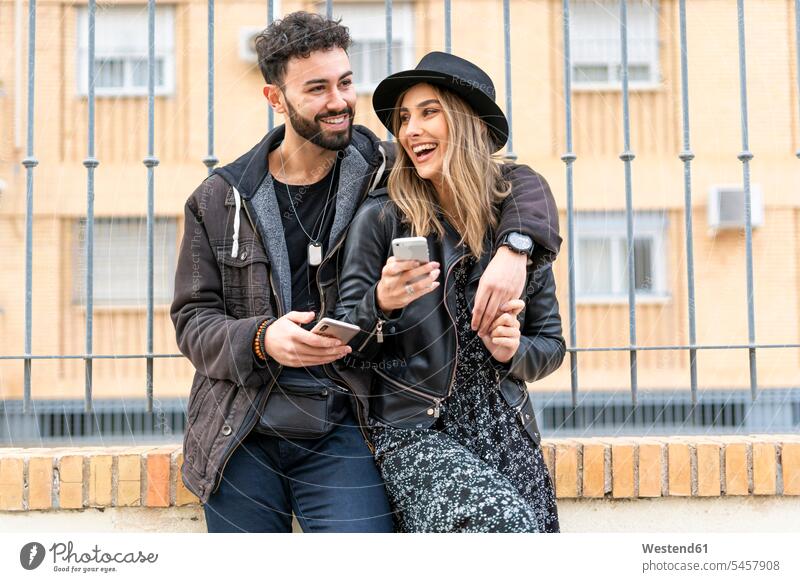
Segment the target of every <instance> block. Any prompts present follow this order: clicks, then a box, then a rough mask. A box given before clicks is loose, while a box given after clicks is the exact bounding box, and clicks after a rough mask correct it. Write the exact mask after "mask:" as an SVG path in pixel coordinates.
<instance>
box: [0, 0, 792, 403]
mask: <svg viewBox="0 0 800 582" xmlns="http://www.w3.org/2000/svg"><path fill="white" fill-rule="evenodd" d="M628 1H629V0H621V1H620V3H619V7H620V12H619V24H620V29H619V30H620V47H621V55H620V59H621V64H622V80H621V89H622V92H621V100H622V108H623V124H622V128H621V129H622V138H623V151H622V152H621V153H620V155H619V158H620V160H621V161H622V171H623V172H624V182H625V216H626V229H627V234H626V237H627V251H628V257H627V261H628V270H627V274H628V297H627V303H628V319H629V345H627V346H615V347H612V346H609V347H581V346H580V345H579V338H578V335H577V310H576V297H575V295H576V292H575V261H574V256H575V229H574V226H575V222H574V217H575V199H574V189H575V187H574V176H573V173H574V166H575V164H576V163H577V161H578V159H577V156H576V154H575V152H574V151H573V135H572V134H573V119H572V111H573V109H572V86H571V83H572V79H571V70H572V64H571V58H570V0H563V2H562V9H563V22H562V24H563V38H564V50H563V71H564V75H563V91H564V93H563V98H564V115H565V117H564V126H565V147H566V150H565V152H564V153H563V155H561V160H562V161H563V162H564V164H565V171H566V194H567V196H566V198H567V213H566V214H567V255H568V287H569V289H568V296H569V299H568V301H569V303H568V309H569V320H570V323H569V345H568V352H569V362H570V364H569V365H570V384H571V406H572V407H577V406H578V404H579V403H578V387H579V382H578V359H579V355H580V353H581V352H592V351H603V352H612V351H620V350H622V351H627V352H628V353H629V361H630V393H631V399H632V405H633V407H634V408H635V407H636V405H637V403H638V398H639V371H638V364H637V357H638V354H639V352H642V351H646V350H681V351H687V352H688V355H689V374H690V378H689V380H690V387H691V392H690V399H691V404H692V407H696V406H697V404H698V401H697V391H698V374H697V363H696V359H697V353H698V351H699V350H738V349H741V350H745V349H746V350H747V352H748V363H749V371H750V378H749V380H750V392H751V399H752V400H753V401H754V400H755V399H756V396H757V394H758V373H757V360H756V353H757V350H758V349H776V348H789V349H797V348H800V344H797V343H784V344H770V343H762V344H759V343H757V341H756V333H755V308H754V293H755V291H754V284H753V248H752V247H753V241H752V216H751V185H750V161H751V160H752V159H753V153H752V152H751V151H750V149H749V135H748V133H749V126H748V105H747V60H746V42H745V34H744V31H745V27H744V24H745V10H744V0H737V13H736V17H737V19H738V48H739V63H738V64H739V88H740V111H741V140H742V151H741V152H740V153H739V154H738V155H737V158H738V159H739V160H740V161H741V162H742V174H743V188H744V193H745V248H746V286H747V322H748V341H747V343H740V344H733V345H700V344H698V343H697V332H696V327H697V321H696V320H697V316H696V315H697V314H696V309H695V281H694V270H695V268H694V251H693V242H692V241H693V234H692V233H693V231H692V173H691V162H692V160H693V159H694V154H693V152H692V150H691V140H690V127H689V86H688V83H689V78H688V73H687V69H688V43H687V35H686V0H679V18H680V58H681V62H680V77H681V78H680V81H681V112H682V150H681V151H680V152H677V157H678V158H679V160H680V161H681V162H682V164H683V171H684V217H685V250H686V259H687V260H686V274H687V293H688V336H689V337H688V340H689V341H688V344H685V345H683V344H682V345H669V346H640V345H638V343H637V325H636V296H635V285H634V276H635V274H634V213H633V207H634V198H633V196H634V192H633V186H632V184H633V181H632V172H633V168H634V164H633V162H634V160H635V157H636V156H635V153H634V152H633V151H632V149H631V130H630V95H629V79H628V44H627V39H628V35H627V26H628V23H627V8H628ZM147 5H148V91H147V99H148V143H147V156H146V157H145V158H144V160H143V163H144V165H145V167H146V168H147V244H148V261H147V267H148V268H147V277H148V284H147V323H146V325H147V340H146V346H145V352H144V353H141V354H95V353H94V352H93V344H92V340H93V311H94V303H93V278H92V277H93V263H92V257H93V230H94V195H95V187H94V173H95V170H96V169H97V168H98V166H99V164H100V160H98V159H97V158H96V157H95V91H94V86H95V75H96V68H95V67H94V66H93V63H94V59H95V12H96V0H89V3H88V16H89V39H88V40H89V42H88V53H87V58H88V62H89V66H88V75H89V82H88V100H87V107H88V127H87V155H86V158H85V159H84V160H83V165H84V166H85V168H86V171H87V176H86V179H87V182H86V220H87V231H86V236H87V238H86V265H87V271H86V326H85V353H83V354H79V355H36V354H33V353H32V347H31V344H32V342H31V340H32V338H31V336H32V321H33V313H32V298H33V284H32V257H33V237H32V230H33V223H32V221H33V203H34V169H35V168H36V166H37V164H38V161H37V159H36V157H35V154H34V123H35V119H34V99H35V90H34V89H35V82H34V81H35V75H36V70H35V64H36V0H29V10H28V18H29V27H28V97H27V99H28V102H27V104H28V110H27V149H26V157H25V158H24V159H23V160H22V165H23V166H24V167H25V169H26V223H25V228H26V231H25V340H24V341H25V345H24V354H23V355H7V356H0V359H3V360H8V359H15V360H22V361H23V365H24V392H23V406H22V409H23V412H24V413H26V414H32V413H33V407H32V387H31V366H32V363H33V361H34V360H37V359H82V360H84V362H85V389H84V412H85V413H91V412H92V411H93V397H92V364H93V362H94V361H95V360H97V359H104V358H108V359H123V358H140V359H141V358H143V359H145V360H146V363H147V368H146V378H145V389H146V411H147V412H148V413H152V412H153V361H154V359H155V358H176V357H177V358H180V357H183V356H182V355H181V354H163V353H154V352H153V225H154V196H155V168H156V166H158V164H159V160H158V158H157V157H156V154H155V144H154V79H155V65H154V63H155V32H156V31H155V8H156V7H155V0H148V2H147ZM502 7H503V46H504V57H505V59H504V60H505V70H504V73H505V78H504V82H505V96H506V114H507V116H508V120H509V122H511V120H512V76H511V24H510V22H511V6H510V3H509V0H502ZM794 7H795V43H796V57H797V59H798V62H800V0H795V2H794ZM385 10H386V20H385V25H386V37H387V43H386V64H387V70H388V71H389V72H391V71H392V66H393V63H392V53H391V47H392V43H391V38H392V14H393V3H392V0H385ZM443 10H444V49H445V50H446V51H447V52H450V51H451V50H452V6H451V1H450V0H443ZM326 14H327V15H328V17H330V16H331V15H332V14H333V1H332V0H327V2H326ZM274 17H275V14H274V4H273V1H272V0H268V2H267V21H268V22H272V21H273V18H274ZM214 19H215V15H214V0H208V33H207V34H208V86H207V89H208V102H207V129H208V151H207V155H206V156H205V157H204V158H203V159H202V163H203V164H205V166H206V167H207V169H208V172H209V173H210V172H211V171H212V170H213V168H214V167H215V166H216V165H217V163H218V161H219V160H218V159H217V158H216V156H215V153H214V78H215V61H214ZM797 83H798V94H799V95H800V76H798V80H797ZM798 107H800V98H799V99H798ZM273 124H274V119H273V115H272V111H271V109H270V110H269V117H268V126H269V127H270V128H272V126H273ZM510 125H511V123H510ZM512 128H513V126H512ZM513 143H514V142H513V131H511V132H510V135H509V140H508V145H507V149H506V156H507V157H508V158H510V159H515V158H516V154H515V153H514V151H513ZM796 154H797V156H798V157H800V150H799V151H797V152H796Z"/></svg>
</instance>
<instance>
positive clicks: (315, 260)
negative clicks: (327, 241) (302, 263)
mask: <svg viewBox="0 0 800 582" xmlns="http://www.w3.org/2000/svg"><path fill="white" fill-rule="evenodd" d="M321 262H322V245H321V244H320V243H318V242H310V243H308V264H309V265H311V266H312V267H316V266H317V265H319V264H320V263H321Z"/></svg>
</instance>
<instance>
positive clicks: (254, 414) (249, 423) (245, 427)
mask: <svg viewBox="0 0 800 582" xmlns="http://www.w3.org/2000/svg"><path fill="white" fill-rule="evenodd" d="M242 206H243V207H244V212H245V214H246V215H247V219H248V220H249V221H250V226H251V227H252V228H253V232H254V233H255V234H256V236H258V238H259V240H261V245H262V246H263V245H264V241H263V239H261V235H260V234H259V232H258V229H257V228H256V226H255V224H253V219H252V218H251V217H250V211H249V210H247V204H246V203H245V204H242ZM269 286H270V290H271V291H272V296H273V297H275V304H276V305H277V306H278V317H279V318H280V317H283V305H282V304H281V297H280V295H278V294H277V293H276V292H275V282H274V281H273V279H272V267H271V266H270V267H269ZM281 370H283V365H281V364H279V365H278V371H277V372H276V374H275V376H273V378H272V381H271V382H270V383H269V385H268V386H267V389H266V390H265V394H264V396H263V397H262V399H261V402H259V403H258V406H257V407H256V408H255V409H251V410H250V412H249V413H248V415H247V418H246V419H245V421H244V423H242V428H241V429H239V432H237V433H236V434H235V435H234V445H233V446H232V447H230V450H228V451H226V453H225V455H224V456H223V461H222V466H221V467H220V469H219V471H217V474H216V476H215V477H214V478H215V479H216V484H215V485H214V489H213V491H211V495H213V494H214V493H216V492H217V491H218V490H219V487H220V485H221V484H222V479H221V477H222V474H223V472H224V471H225V467H227V466H228V461H229V460H230V458H231V457H232V456H233V453H234V452H236V449H238V448H239V445H240V444H242V439H241V438H240V435H241V436H244V435H245V434H247V433H248V432H250V430H252V428H253V427H254V426H255V424H256V423H255V422H253V419H254V418H256V419H257V418H258V413H259V412H260V409H261V407H262V404H263V403H264V402H266V401H267V398H269V395H270V392H272V388H273V387H274V386H275V381H276V379H277V377H278V376H280V373H281Z"/></svg>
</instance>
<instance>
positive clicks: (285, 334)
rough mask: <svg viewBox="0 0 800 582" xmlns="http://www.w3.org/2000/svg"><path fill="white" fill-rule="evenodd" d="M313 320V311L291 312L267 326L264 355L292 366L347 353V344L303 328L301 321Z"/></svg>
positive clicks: (326, 360) (328, 360)
mask: <svg viewBox="0 0 800 582" xmlns="http://www.w3.org/2000/svg"><path fill="white" fill-rule="evenodd" d="M311 321H314V312H313V311H290V312H289V313H287V314H286V315H284V316H283V317H281V318H280V319H277V320H275V321H274V322H272V324H271V325H270V326H269V327H268V328H267V333H266V336H265V338H264V344H265V345H266V348H267V354H268V355H269V356H270V357H271V358H272V359H273V360H275V361H276V362H278V363H279V364H282V365H284V366H290V367H292V368H303V367H306V366H321V365H322V364H330V363H331V362H333V361H335V360H338V359H339V358H342V357H344V356H346V355H347V354H349V353H350V352H351V351H352V350H351V348H350V346H347V345H342V342H341V341H340V340H338V339H335V338H329V337H323V336H321V335H317V334H315V333H311V332H310V331H306V330H305V329H303V328H302V327H300V324H303V323H309V322H311Z"/></svg>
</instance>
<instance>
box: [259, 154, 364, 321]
mask: <svg viewBox="0 0 800 582" xmlns="http://www.w3.org/2000/svg"><path fill="white" fill-rule="evenodd" d="M377 171H378V168H377V167H376V168H375V172H373V173H372V176H371V177H370V179H369V180H368V181H367V184H368V185H367V188H369V184H371V183H372V180H373V179H374V176H375V173H376V172H377ZM367 193H369V192H367ZM361 198H362V199H363V198H364V195H363V194H362V196H361ZM359 206H360V203H359ZM356 211H358V208H356ZM248 216H249V215H248ZM351 222H352V221H351ZM349 230H350V225H349V224H348V225H347V228H346V229H345V230H344V232H343V233H342V234H341V235H340V236H339V240H338V242H337V243H336V244H335V245H333V248H332V249H330V250H328V252H327V254H326V256H325V258H324V259H322V262H321V263H320V264H319V267H317V273H316V275H315V277H314V279H315V282H316V283H317V293H319V313H320V315H323V314H324V313H325V295H324V293H323V292H322V284H321V283H320V280H319V274H320V273H321V272H322V268H323V267H324V266H325V263H327V262H328V259H330V258H331V257H332V256H333V255H335V254H336V251H337V250H339V247H340V246H342V244H343V243H344V241H345V239H347V231H349Z"/></svg>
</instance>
